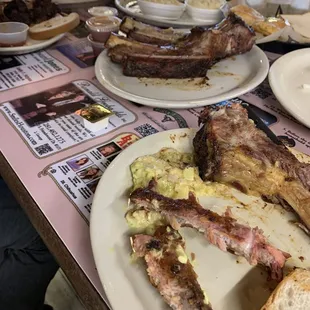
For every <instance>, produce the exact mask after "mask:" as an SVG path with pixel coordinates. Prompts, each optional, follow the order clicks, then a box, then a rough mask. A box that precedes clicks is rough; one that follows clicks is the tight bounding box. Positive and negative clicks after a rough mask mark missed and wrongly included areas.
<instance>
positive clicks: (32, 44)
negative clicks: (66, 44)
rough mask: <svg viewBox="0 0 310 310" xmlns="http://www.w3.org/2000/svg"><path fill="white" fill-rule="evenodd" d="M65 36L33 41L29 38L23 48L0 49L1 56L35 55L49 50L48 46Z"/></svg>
mask: <svg viewBox="0 0 310 310" xmlns="http://www.w3.org/2000/svg"><path fill="white" fill-rule="evenodd" d="M64 36H65V34H64V33H63V34H60V35H58V36H56V37H54V38H51V39H49V40H42V41H38V40H33V39H31V38H30V37H28V39H27V42H26V44H25V45H23V46H15V47H0V55H21V54H27V53H33V52H36V51H38V50H41V49H44V48H47V47H48V46H50V45H52V44H54V43H55V42H57V41H59V40H60V39H62V38H63V37H64Z"/></svg>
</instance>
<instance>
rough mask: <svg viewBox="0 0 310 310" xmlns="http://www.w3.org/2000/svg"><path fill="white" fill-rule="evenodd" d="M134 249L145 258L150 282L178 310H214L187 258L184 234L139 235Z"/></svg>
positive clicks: (162, 229) (164, 230)
mask: <svg viewBox="0 0 310 310" xmlns="http://www.w3.org/2000/svg"><path fill="white" fill-rule="evenodd" d="M131 242H132V249H133V251H134V252H135V254H136V255H137V256H139V257H143V258H144V260H145V262H146V265H147V273H148V276H149V279H150V282H151V283H152V285H153V286H154V287H156V288H157V290H158V291H159V293H160V294H161V295H162V296H163V298H164V300H165V301H166V303H167V304H168V305H169V306H170V307H171V308H172V309H174V310H212V308H211V305H210V304H209V302H208V301H207V300H205V296H204V293H203V290H202V289H201V287H200V285H199V283H198V281H197V274H196V273H195V271H194V269H193V266H192V265H191V263H190V262H189V260H188V259H187V258H186V256H185V257H184V256H182V257H179V255H180V252H184V250H185V242H184V240H183V238H182V236H180V234H179V233H178V232H177V231H176V230H174V229H173V228H172V227H170V226H167V227H165V226H163V227H159V228H158V229H157V231H156V232H155V234H154V236H149V235H142V234H139V235H135V236H133V237H132V238H131ZM184 253H185V252H184Z"/></svg>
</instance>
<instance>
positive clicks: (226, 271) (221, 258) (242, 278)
mask: <svg viewBox="0 0 310 310" xmlns="http://www.w3.org/2000/svg"><path fill="white" fill-rule="evenodd" d="M195 132H196V131H195V130H193V129H179V130H170V131H165V132H162V133H158V134H155V135H152V136H149V137H147V138H143V139H141V140H140V141H137V142H135V143H134V144H133V145H131V146H130V147H128V148H127V149H126V150H124V151H123V152H122V153H121V154H120V155H119V156H118V157H116V159H114V161H113V162H112V163H111V165H110V166H109V167H108V169H107V170H106V171H105V173H104V174H103V176H102V178H101V180H100V182H99V184H98V187H97V189H96V193H95V197H94V201H93V205H92V212H91V221H90V234H91V244H92V249H93V253H94V258H95V263H96V266H97V270H98V273H99V276H100V279H101V282H102V284H103V287H104V289H105V292H106V294H107V296H108V298H109V301H110V303H111V305H112V308H113V310H124V309H134V310H146V309H147V310H162V309H167V308H166V307H165V306H164V305H163V302H162V299H161V297H160V295H159V294H158V293H157V291H156V290H155V289H154V288H153V287H152V285H151V284H150V283H149V281H148V279H147V276H146V272H145V267H143V264H140V263H133V262H132V261H131V259H130V254H131V250H130V244H129V237H128V235H129V231H128V228H127V224H126V221H125V219H124V214H125V212H126V210H127V205H128V191H129V189H130V187H131V186H132V181H131V174H130V170H129V166H130V164H131V163H132V162H133V161H134V160H135V159H136V158H137V157H139V156H143V155H148V154H153V153H156V152H158V151H159V150H160V149H161V148H162V147H173V148H176V149H178V150H180V151H184V152H190V151H192V139H193V136H194V135H195ZM227 189H228V193H229V192H230V191H231V193H232V194H233V195H234V197H237V198H238V199H239V200H241V201H242V202H243V204H240V203H237V202H236V200H235V199H231V200H224V199H222V198H215V197H205V198H200V202H201V204H202V205H203V206H204V207H209V208H210V209H213V210H214V211H216V212H218V213H219V214H222V213H223V212H224V211H225V209H226V207H227V206H231V207H232V213H233V215H234V217H235V218H237V219H238V221H239V222H246V223H248V224H249V225H250V226H252V227H255V226H258V227H259V228H261V229H263V230H264V233H265V236H268V239H269V241H270V242H271V243H272V244H273V245H275V246H277V247H279V248H280V249H282V250H284V251H287V252H289V253H290V254H291V255H292V258H290V259H289V260H288V262H287V265H286V267H288V268H293V266H299V267H301V266H303V267H305V268H306V267H310V261H309V258H310V248H309V237H308V236H306V234H305V233H304V232H303V231H302V230H301V229H299V228H298V227H296V225H293V224H291V223H290V222H289V220H293V219H295V217H294V215H293V214H292V213H289V212H285V211H284V209H283V208H282V207H280V206H274V205H272V204H266V203H264V202H262V201H261V200H260V199H259V198H257V197H250V196H245V195H243V194H241V193H239V192H237V191H235V190H232V189H230V188H227ZM181 234H182V235H183V236H184V238H185V240H186V245H187V253H188V254H189V253H191V252H193V253H195V254H196V262H195V264H194V268H195V270H196V272H197V274H198V279H199V282H200V283H201V286H202V288H203V289H205V290H206V292H207V294H208V296H209V298H210V301H211V303H212V305H213V307H214V309H221V310H259V309H260V308H261V306H262V305H263V304H264V303H265V301H266V300H267V298H268V297H269V295H270V293H271V290H270V286H271V283H270V282H268V281H267V274H266V273H265V272H264V270H263V269H262V268H259V267H252V266H250V265H249V264H248V263H247V262H245V261H244V260H239V262H240V263H239V264H238V263H237V257H236V256H234V255H232V254H229V253H225V252H222V251H220V250H219V249H217V248H216V247H214V246H212V245H210V244H209V243H207V242H206V241H205V240H204V239H203V238H202V236H201V235H199V234H198V233H196V232H195V231H193V230H190V229H181ZM300 256H303V257H304V258H305V260H304V261H303V262H302V261H301V260H300V259H299V258H298V257H300Z"/></svg>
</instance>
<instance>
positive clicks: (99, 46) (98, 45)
mask: <svg viewBox="0 0 310 310" xmlns="http://www.w3.org/2000/svg"><path fill="white" fill-rule="evenodd" d="M87 39H88V41H89V42H90V44H91V46H92V48H93V52H94V56H95V57H98V56H99V54H101V52H102V51H103V50H104V49H105V45H104V43H102V42H97V41H94V39H93V37H92V35H91V34H90V35H89V36H88V37H87Z"/></svg>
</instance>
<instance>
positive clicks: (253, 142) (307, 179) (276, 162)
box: [194, 104, 310, 229]
mask: <svg viewBox="0 0 310 310" xmlns="http://www.w3.org/2000/svg"><path fill="white" fill-rule="evenodd" d="M200 121H201V122H203V123H204V125H203V127H202V128H201V129H200V130H199V132H198V133H197V134H196V136H195V138H194V150H195V157H196V162H197V165H198V167H199V170H200V175H201V177H202V179H203V180H214V181H217V182H222V183H226V184H230V185H232V186H234V187H236V188H237V189H239V190H241V191H242V192H244V193H248V194H252V195H258V196H262V197H263V198H264V199H266V200H268V201H272V202H278V203H281V204H283V205H284V206H286V205H287V204H288V205H289V206H291V207H292V208H293V209H294V210H295V212H296V213H297V214H298V215H299V217H300V219H301V220H302V222H303V223H304V224H305V225H306V226H307V228H308V229H310V165H309V164H304V163H301V162H299V161H298V159H297V158H296V157H295V156H294V155H293V154H291V153H290V152H289V151H288V150H287V148H286V147H285V146H283V145H277V144H275V143H274V142H272V141H271V140H270V139H269V138H268V137H267V136H266V134H265V133H264V132H263V131H261V130H259V129H257V128H256V127H255V124H254V123H253V122H251V121H250V120H249V119H248V114H247V110H246V109H245V108H243V107H242V106H241V105H239V104H234V105H232V106H231V107H222V108H220V109H217V110H214V109H210V108H206V109H205V110H204V111H203V112H202V114H201V116H200Z"/></svg>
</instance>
